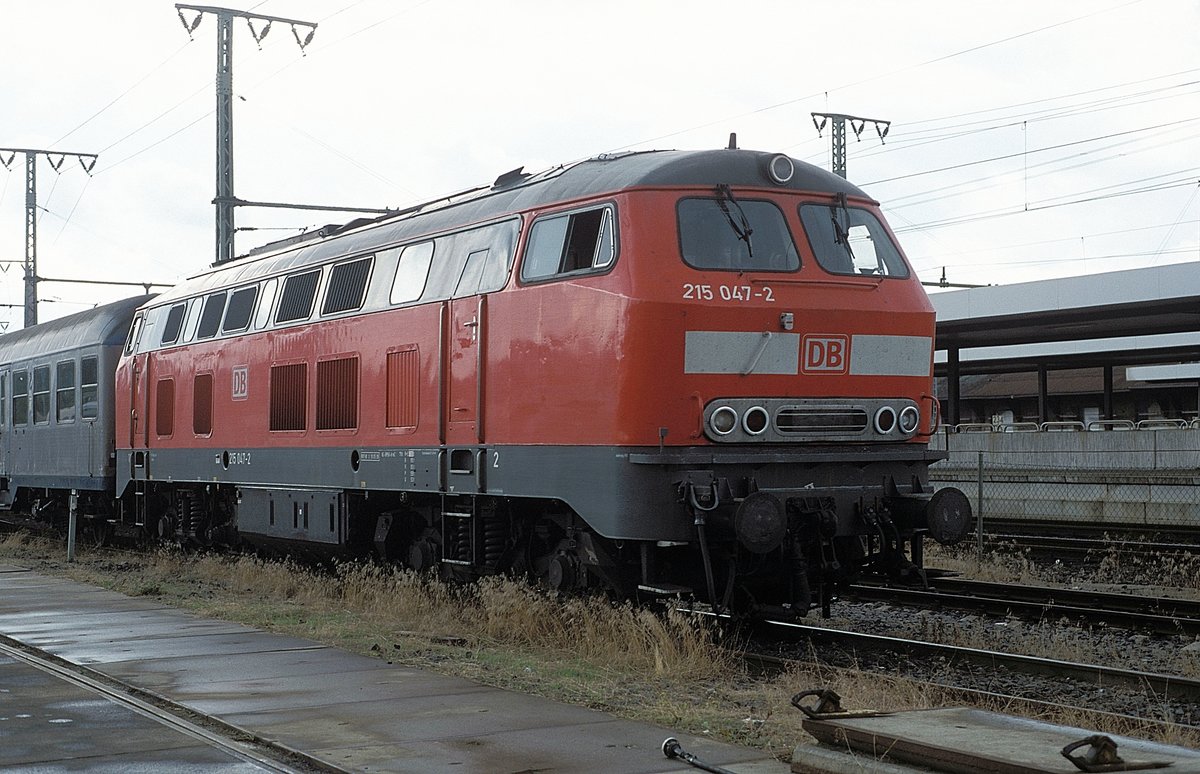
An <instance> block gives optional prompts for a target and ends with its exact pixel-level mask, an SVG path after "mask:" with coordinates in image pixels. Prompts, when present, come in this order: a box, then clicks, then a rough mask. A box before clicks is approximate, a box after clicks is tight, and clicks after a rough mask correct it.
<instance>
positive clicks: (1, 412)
mask: <svg viewBox="0 0 1200 774" xmlns="http://www.w3.org/2000/svg"><path fill="white" fill-rule="evenodd" d="M11 437H12V433H10V432H8V369H7V368H3V369H0V479H7V478H8V455H9V453H10V451H9V443H10V441H9V439H10V438H11ZM4 483H5V484H7V481H5V482H4Z"/></svg>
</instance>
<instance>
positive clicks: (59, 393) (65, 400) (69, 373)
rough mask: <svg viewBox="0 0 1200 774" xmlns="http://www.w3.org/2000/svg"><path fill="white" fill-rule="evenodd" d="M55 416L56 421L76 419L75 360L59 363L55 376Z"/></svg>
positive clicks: (72, 420)
mask: <svg viewBox="0 0 1200 774" xmlns="http://www.w3.org/2000/svg"><path fill="white" fill-rule="evenodd" d="M54 418H55V421H56V422H74V421H75V361H74V360H64V361H62V362H61V363H59V364H58V366H57V369H56V373H55V378H54Z"/></svg>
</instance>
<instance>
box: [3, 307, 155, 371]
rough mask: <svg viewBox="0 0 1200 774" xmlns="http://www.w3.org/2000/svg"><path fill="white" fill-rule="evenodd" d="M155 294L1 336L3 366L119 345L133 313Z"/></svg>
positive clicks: (78, 313) (126, 331)
mask: <svg viewBox="0 0 1200 774" xmlns="http://www.w3.org/2000/svg"><path fill="white" fill-rule="evenodd" d="M152 298H154V296H153V295H149V296H133V297H131V298H124V299H121V300H120V301H115V302H113V303H111V304H105V305H104V306H98V307H96V308H95V309H88V310H87V311H84V312H76V313H75V314H72V315H67V316H66V317H60V318H58V319H57V320H51V321H50V322H45V323H40V324H38V325H34V326H32V327H30V328H23V329H21V330H19V331H13V332H12V333H9V334H6V335H4V336H0V363H15V362H18V361H22V360H32V359H40V360H46V361H49V360H51V359H53V358H54V356H56V355H58V354H60V353H63V352H70V351H73V350H76V349H81V348H84V347H101V346H119V345H121V344H122V343H123V342H124V341H125V336H126V334H127V333H128V332H129V321H130V320H132V319H133V312H134V310H135V309H137V308H138V307H140V306H142V305H143V304H145V303H146V302H147V301H149V300H150V299H152Z"/></svg>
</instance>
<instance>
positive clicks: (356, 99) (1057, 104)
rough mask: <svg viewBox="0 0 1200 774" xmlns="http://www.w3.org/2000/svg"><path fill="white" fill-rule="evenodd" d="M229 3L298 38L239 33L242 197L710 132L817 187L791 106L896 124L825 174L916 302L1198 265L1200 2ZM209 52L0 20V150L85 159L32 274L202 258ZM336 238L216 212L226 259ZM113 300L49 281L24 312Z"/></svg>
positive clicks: (207, 35) (248, 212)
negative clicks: (903, 272) (920, 289)
mask: <svg viewBox="0 0 1200 774" xmlns="http://www.w3.org/2000/svg"><path fill="white" fill-rule="evenodd" d="M218 1H219V0H213V2H214V3H216V2H218ZM224 7H229V8H235V9H237V10H241V11H250V12H253V13H257V14H264V15H270V16H278V17H285V18H288V19H296V20H301V21H306V22H315V23H316V24H317V28H316V31H315V33H314V35H313V38H312V40H311V42H310V43H309V44H308V45H307V47H305V48H304V49H303V50H302V49H301V47H300V46H299V45H298V44H297V40H296V38H295V37H294V36H293V34H292V31H291V30H290V29H289V27H288V26H287V25H286V24H281V23H278V22H277V23H275V24H274V25H273V26H272V28H271V30H270V32H269V34H268V35H267V36H266V37H265V38H263V39H262V40H261V42H260V43H259V42H256V40H255V37H254V33H252V31H251V29H249V28H248V26H247V24H246V22H245V20H241V19H238V20H235V24H234V27H233V63H234V77H233V91H234V95H235V99H234V132H233V134H234V165H235V173H234V192H235V194H236V195H237V196H238V197H240V198H242V199H245V200H249V201H260V202H262V201H267V202H290V203H304V204H320V205H334V206H353V207H369V208H377V207H402V206H405V205H409V204H414V203H417V202H420V201H424V200H427V199H432V198H436V197H438V196H442V195H444V194H448V193H451V192H454V191H458V190H462V189H466V188H471V187H474V186H476V185H480V184H486V183H490V182H491V181H493V180H494V179H495V178H496V177H497V176H498V175H499V174H501V173H503V172H506V171H508V170H511V169H514V168H516V167H521V166H524V167H525V169H526V170H527V171H536V170H540V169H544V168H547V167H551V166H554V165H557V164H560V163H567V162H572V161H576V160H579V159H584V158H588V157H591V156H595V155H597V154H600V153H606V152H614V151H620V150H648V149H707V148H720V147H724V146H725V145H726V144H727V142H728V138H729V133H730V132H736V133H737V136H738V144H739V146H740V147H742V148H751V149H756V150H764V151H772V152H785V153H788V154H790V155H791V156H793V157H795V158H798V159H801V160H803V161H806V162H809V163H812V164H816V165H818V166H821V167H824V168H826V169H828V168H830V135H829V130H828V128H826V129H825V131H824V132H821V133H818V131H817V128H816V127H815V126H814V123H813V119H812V116H811V114H812V113H813V112H827V113H843V114H849V115H855V116H862V117H866V118H872V119H880V120H885V121H890V128H889V131H888V134H887V136H886V138H884V139H882V140H881V139H880V137H879V136H878V134H877V133H876V132H875V129H874V126H873V125H870V124H868V125H867V126H866V128H865V130H864V131H863V133H862V135H861V138H860V139H857V140H856V139H855V138H854V137H853V135H851V136H850V139H849V143H848V153H847V156H848V163H847V167H848V177H849V178H850V180H851V181H852V182H854V183H856V184H858V185H859V186H860V187H861V188H863V189H864V190H865V191H866V192H867V193H868V194H870V195H871V196H872V197H874V198H875V199H877V200H879V201H880V202H881V204H882V206H883V210H884V213H885V216H886V217H887V218H888V221H889V222H890V223H891V225H892V228H893V230H894V231H896V233H897V235H898V237H899V239H900V241H901V244H902V245H903V247H904V250H905V252H906V254H907V256H908V258H909V260H910V262H911V263H912V264H913V266H914V268H915V269H916V271H917V274H918V275H919V276H920V278H921V279H922V280H923V281H926V282H936V281H938V280H939V279H941V278H942V277H943V275H944V276H945V279H946V280H947V281H948V282H951V283H962V284H980V285H986V284H1011V283H1014V282H1021V281H1029V280H1036V279H1043V278H1051V277H1066V276H1077V275H1085V274H1096V273H1100V272H1106V271H1116V270H1121V269H1127V268H1136V267H1149V266H1159V265H1165V264H1170V263H1181V262H1196V263H1197V269H1198V270H1200V2H1198V0H1132V1H1131V0H1089V1H1087V2H1076V1H1074V0H1060V1H1058V2H1053V3H1047V2H1044V1H1042V0H1036V1H1035V0H1008V2H1005V3H982V2H963V0H955V1H949V0H947V1H943V0H910V1H908V2H902V3H901V2H894V1H891V0H860V1H859V2H856V3H830V2H822V3H817V2H808V1H801V0H790V1H786V2H784V1H780V2H774V1H770V0H740V1H739V2H736V3H731V2H710V1H709V0H690V1H688V2H683V1H680V2H666V1H665V0H607V1H606V2H603V3H583V2H576V1H574V0H506V1H504V2H498V1H495V0H261V1H257V0H243V1H242V2H240V3H232V2H231V3H230V4H228V5H226V6H224ZM185 17H186V19H187V21H188V22H189V23H190V22H191V21H192V20H193V19H194V18H195V13H194V12H190V11H189V12H185ZM261 27H262V24H261V23H258V24H256V26H255V29H256V30H258V31H259V32H261ZM216 30H217V24H216V17H215V16H213V15H211V14H207V15H204V16H203V17H202V18H201V19H200V24H199V25H198V26H197V27H196V28H195V30H194V31H193V32H192V33H191V39H189V34H188V32H187V31H186V30H185V28H184V25H183V24H182V23H181V20H180V17H179V14H178V13H177V11H176V9H175V5H174V3H173V2H168V1H166V0H120V1H119V2H113V3H96V2H94V0H0V70H2V71H3V73H4V76H3V77H2V78H0V148H32V149H44V150H52V151H58V152H63V153H67V154H70V153H86V154H98V156H99V157H98V159H97V161H96V163H95V166H94V167H93V168H92V169H91V171H90V173H89V172H88V171H86V170H84V169H83V167H82V166H81V165H80V164H79V163H78V161H77V160H76V159H75V158H73V157H70V156H68V157H67V158H66V159H65V160H64V161H63V163H62V164H61V166H60V167H59V169H58V170H57V171H56V170H55V169H54V168H53V167H52V166H51V164H50V160H48V158H47V157H45V156H39V157H38V160H37V165H38V166H37V191H36V192H37V205H38V223H37V257H38V275H39V276H41V277H45V278H53V279H116V280H120V281H126V282H139V283H140V282H153V283H164V284H171V283H174V282H178V281H180V280H181V279H184V278H186V277H188V276H191V275H194V274H196V273H199V272H201V271H203V270H205V269H206V268H207V267H208V266H209V264H210V263H211V262H212V260H213V258H214V252H215V248H214V240H215V237H214V208H213V205H212V203H211V202H212V198H213V196H214V194H215V143H216V140H215V133H216V119H215V115H214V107H215V102H216V96H215V88H214V85H215V73H216V52H217V43H216ZM307 32H308V30H307V29H301V30H300V37H301V38H303V37H304V36H305V35H307ZM51 158H53V157H51ZM3 161H9V154H6V153H4V152H2V151H0V162H3ZM8 166H9V167H10V168H9V169H6V168H5V167H4V166H0V304H10V305H13V306H12V307H8V306H0V333H3V332H4V331H5V330H15V329H18V328H20V327H21V325H22V321H23V318H24V313H23V310H22V308H21V304H22V303H23V300H24V281H23V271H22V266H21V263H22V261H23V259H24V254H25V188H26V185H25V158H24V156H23V155H17V156H16V157H15V158H13V159H12V160H11V163H10V164H9V165H8ZM354 217H356V216H355V215H353V214H351V213H345V214H342V213H326V212H312V211H306V212H302V211H290V210H279V209H249V208H239V209H238V210H237V214H236V219H237V226H238V227H239V228H240V229H242V228H244V229H249V230H245V231H239V232H238V235H237V240H236V251H237V252H238V253H239V254H240V253H244V252H246V251H247V250H249V249H251V248H253V247H255V246H257V245H260V244H262V243H264V242H267V241H271V240H273V239H280V238H283V237H286V236H289V235H292V234H296V233H299V231H300V230H301V229H304V228H311V227H317V226H320V225H323V224H326V223H331V222H344V221H346V220H350V219H352V218H354ZM930 290H931V292H937V291H936V289H933V288H931V289H930ZM135 292H140V291H138V290H136V289H133V288H129V287H120V286H112V287H109V286H101V285H87V284H69V283H57V282H43V283H41V284H40V285H39V299H40V300H41V303H40V304H39V318H40V319H41V320H42V321H46V320H50V319H53V318H56V317H61V316H63V315H66V314H71V313H74V312H77V311H81V310H83V309H86V308H89V307H91V306H93V305H95V304H97V303H103V302H107V301H111V300H116V299H118V298H121V297H125V296H128V295H132V294H133V293H135Z"/></svg>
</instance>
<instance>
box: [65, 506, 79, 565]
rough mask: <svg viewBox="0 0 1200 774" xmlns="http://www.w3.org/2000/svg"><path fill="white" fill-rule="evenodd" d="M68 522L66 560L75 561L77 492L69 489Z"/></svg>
mask: <svg viewBox="0 0 1200 774" xmlns="http://www.w3.org/2000/svg"><path fill="white" fill-rule="evenodd" d="M69 511H70V523H69V524H68V525H67V561H68V562H73V561H75V527H76V524H77V522H78V518H77V517H78V511H79V492H78V490H76V489H72V490H71V505H70V508H69Z"/></svg>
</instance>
